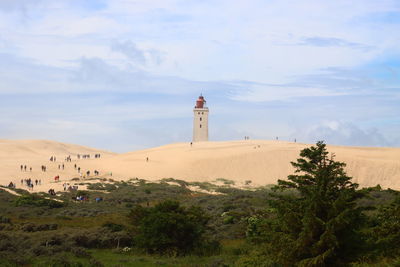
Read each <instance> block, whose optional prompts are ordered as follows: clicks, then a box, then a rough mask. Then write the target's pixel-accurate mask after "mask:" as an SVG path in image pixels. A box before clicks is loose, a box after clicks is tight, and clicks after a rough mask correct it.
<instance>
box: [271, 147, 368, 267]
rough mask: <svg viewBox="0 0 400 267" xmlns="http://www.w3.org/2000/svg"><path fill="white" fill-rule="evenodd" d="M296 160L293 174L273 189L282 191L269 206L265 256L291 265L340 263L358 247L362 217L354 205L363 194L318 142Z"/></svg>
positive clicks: (341, 163) (340, 165) (280, 181)
mask: <svg viewBox="0 0 400 267" xmlns="http://www.w3.org/2000/svg"><path fill="white" fill-rule="evenodd" d="M300 156H301V158H299V159H297V161H296V162H291V164H292V166H293V167H294V168H295V174H293V175H289V176H288V180H287V181H286V180H285V181H284V180H279V181H278V185H277V186H276V187H275V190H277V191H279V190H280V191H283V192H281V193H279V194H277V193H276V194H274V199H273V200H272V201H271V207H272V208H273V209H274V213H275V216H274V217H273V218H274V219H273V220H269V223H267V224H266V225H267V228H268V230H267V231H269V234H267V241H268V242H269V244H270V246H268V249H269V254H270V255H271V256H272V257H273V258H275V260H276V261H277V262H279V263H282V264H284V265H291V266H293V265H298V266H329V265H337V264H344V263H345V262H346V261H348V260H349V259H350V258H351V257H352V256H354V255H355V252H356V250H357V247H358V246H359V245H360V242H361V240H360V238H359V237H360V235H359V234H358V232H357V230H358V228H359V226H360V222H361V220H362V213H361V210H360V209H359V208H357V207H356V202H355V201H356V200H357V199H358V198H360V197H362V194H361V193H360V192H359V191H357V190H356V189H357V187H358V185H357V184H355V183H352V182H351V177H349V176H347V174H346V173H345V171H344V167H345V166H346V164H345V163H343V162H338V161H335V160H334V155H331V156H329V153H328V151H327V149H326V145H325V144H324V143H323V142H318V143H317V144H316V146H312V147H310V148H306V149H303V150H302V151H301V153H300Z"/></svg>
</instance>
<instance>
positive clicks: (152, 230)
mask: <svg viewBox="0 0 400 267" xmlns="http://www.w3.org/2000/svg"><path fill="white" fill-rule="evenodd" d="M129 217H130V218H131V220H132V224H133V225H134V227H135V228H134V233H135V236H134V240H135V243H136V245H137V246H139V247H141V248H143V249H145V250H146V251H147V252H149V253H159V254H169V255H185V254H187V253H189V252H193V251H194V250H195V249H197V248H199V247H202V246H206V245H208V244H207V241H206V240H204V233H205V231H206V225H207V222H208V220H209V218H208V217H207V216H206V215H205V213H204V211H203V210H202V209H201V208H198V207H189V208H184V207H182V206H181V205H180V204H179V202H177V201H172V200H167V201H163V202H160V203H158V204H157V205H155V206H154V207H150V208H143V207H142V206H136V207H135V208H134V209H133V210H132V211H131V213H130V214H129Z"/></svg>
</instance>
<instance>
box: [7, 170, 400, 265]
mask: <svg viewBox="0 0 400 267" xmlns="http://www.w3.org/2000/svg"><path fill="white" fill-rule="evenodd" d="M220 182H222V183H223V185H221V186H218V185H215V184H212V183H207V182H203V183H200V182H190V183H189V182H185V181H182V180H177V179H173V178H166V179H163V180H162V181H161V183H154V182H147V181H144V180H141V179H133V180H129V181H127V182H115V181H108V180H107V181H104V182H98V183H95V184H92V185H93V188H95V189H96V190H99V191H90V190H87V191H81V192H78V193H71V192H63V193H61V196H60V197H57V198H58V199H61V200H63V201H64V203H65V205H64V206H63V207H59V208H54V207H53V208H52V207H49V206H46V205H44V206H40V205H39V206H35V205H33V206H32V205H28V204H29V203H28V204H27V203H24V202H22V204H21V205H20V206H17V205H16V202H17V200H18V199H19V197H18V196H15V195H12V194H10V193H8V192H6V191H3V190H0V219H1V220H0V266H7V265H6V262H5V258H4V257H3V256H4V255H6V254H1V253H8V252H7V248H13V249H15V250H14V251H13V252H12V253H10V254H7V255H9V256H10V257H12V256H13V255H15V254H16V253H17V254H18V253H21V252H20V250H21V249H23V251H24V252H25V253H22V256H21V254H18V255H20V259H13V262H19V263H21V262H22V261H23V260H24V259H27V262H28V263H29V261H31V265H29V266H232V265H233V264H234V262H235V261H236V260H237V259H238V258H239V257H240V256H241V255H243V254H246V253H247V252H248V251H249V250H250V249H251V247H248V244H246V242H245V241H244V240H245V232H246V227H247V225H246V218H248V217H249V216H250V215H252V214H254V213H255V212H257V211H262V210H266V209H267V208H268V199H269V198H270V193H271V189H270V188H271V187H270V186H268V187H263V188H257V189H255V190H251V191H250V190H242V189H238V188H234V187H230V186H229V181H228V184H227V183H225V182H226V181H225V180H224V181H222V180H221V181H220ZM189 185H192V186H198V187H200V188H202V189H204V190H208V191H219V192H222V193H224V194H221V195H210V194H204V193H194V192H192V191H190V190H189V189H188V186H189ZM365 190H366V192H367V194H368V196H367V197H365V198H363V199H361V200H360V201H359V205H360V206H365V207H367V206H372V207H374V208H378V207H379V206H381V205H384V204H387V203H389V202H390V201H391V200H393V199H394V197H395V196H396V195H397V194H398V192H396V191H393V190H381V189H380V188H370V189H365ZM21 193H22V194H26V192H23V191H21ZM76 194H84V195H87V196H88V197H89V201H87V202H76V201H75V200H74V199H75V197H76ZM37 197H39V198H40V197H42V198H43V197H48V196H47V195H46V194H37ZM96 197H102V198H103V201H102V202H99V203H96V202H95V201H94V199H95V198H96ZM165 199H174V200H178V201H180V202H181V203H182V204H183V205H185V206H192V205H194V206H200V207H202V208H203V209H204V210H206V212H207V214H208V215H209V217H210V221H209V227H210V230H209V232H208V235H210V236H213V237H215V238H216V239H217V240H222V241H221V244H222V250H221V253H220V254H218V255H215V256H207V257H200V256H193V255H192V256H186V257H166V256H155V255H147V254H144V253H142V252H140V251H135V250H132V251H130V252H122V251H121V250H116V249H115V248H116V247H117V242H116V241H115V238H119V237H120V236H122V237H123V238H125V239H126V238H127V237H128V238H130V236H131V234H130V233H129V230H130V226H131V225H130V222H129V219H128V218H127V216H126V215H127V214H128V213H129V211H130V210H131V208H132V207H133V206H134V205H143V206H147V205H149V206H153V205H155V204H156V203H158V202H160V201H162V200H165ZM25 204H26V205H25ZM367 212H368V213H374V212H375V210H374V209H371V210H369V211H367ZM227 218H229V219H227ZM27 223H30V224H32V225H33V226H34V228H35V229H39V230H35V231H33V232H29V231H24V229H26V228H27V227H26V224H27ZM47 224H55V225H57V229H56V230H51V229H47V230H46V231H44V230H40V229H45V227H41V226H45V225H47ZM24 225H25V226H24ZM107 225H108V226H107ZM119 226H121V229H123V230H122V231H120V230H121V229H118V227H119ZM24 227H25V228H24ZM107 227H109V228H107ZM110 227H111V228H113V229H114V230H115V231H116V232H113V231H112V229H111V228H110ZM52 229H53V228H52ZM4 234H6V235H9V236H11V237H13V238H12V239H15V242H14V241H13V240H12V239H11V240H10V241H4V240H1V238H2V237H1V235H4ZM60 237H62V238H64V239H65V240H68V242H69V243H68V242H66V243H65V244H60V245H57V246H54V247H45V246H44V245H43V244H45V243H46V242H47V240H58V238H60ZM77 238H81V239H82V238H89V239H90V240H89V241H90V242H89V241H87V243H88V244H93V242H94V243H95V244H96V242H99V244H106V245H105V246H108V247H109V248H107V249H98V248H97V246H96V249H94V248H93V246H92V245H88V246H87V247H86V248H83V247H79V246H78V247H77V248H76V251H75V252H71V251H69V249H71V244H73V243H71V242H75V241H73V240H76V239H77ZM3 239H4V238H3ZM91 240H92V241H91ZM83 241H85V240H83ZM83 241H82V240H81V241H80V242H83ZM7 242H9V243H7ZM10 242H11V243H10ZM13 242H14V243H13ZM124 242H126V240H125V241H124ZM128 243H129V242H128ZM24 246H26V247H24ZM121 247H122V245H121ZM2 248H3V251H2ZM81 250H82V251H83V252H82V251H81ZM35 251H44V252H43V253H44V255H42V254H40V253H39V254H38V255H36V254H35V253H37V252H35ZM46 251H47V252H46ZM79 251H81V252H82V253H81V254H82V255H85V253H86V252H87V253H88V254H90V256H89V257H88V256H86V257H85V256H82V255H81V254H80V253H79ZM46 253H49V254H46ZM33 255H35V256H33ZM25 256H26V257H25ZM20 261H21V262H20ZM67 262H69V263H70V265H67V264H65V263H67ZM379 262H380V263H381V264H382V265H378V264H376V265H374V263H373V262H371V263H368V264H371V265H370V266H396V265H399V262H400V261H399V260H398V259H382V260H380V261H379ZM28 263H27V264H28ZM23 264H24V262H22V263H21V264H19V265H20V266H21V265H23ZM74 264H75V265H74ZM79 264H80V265H79ZM366 264H367V263H364V262H362V263H357V264H355V265H353V266H369V265H366ZM8 266H12V265H8ZM14 266H15V265H14Z"/></svg>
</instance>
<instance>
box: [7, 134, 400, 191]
mask: <svg viewBox="0 0 400 267" xmlns="http://www.w3.org/2000/svg"><path fill="white" fill-rule="evenodd" d="M307 146H309V145H306V144H299V143H290V142H282V141H261V140H247V141H228V142H204V143H194V144H193V146H190V144H189V143H178V144H171V145H165V146H161V147H156V148H152V149H147V150H141V151H135V152H130V153H125V154H113V153H109V152H104V151H99V150H95V149H90V148H85V147H81V146H75V145H67V144H61V143H56V142H48V141H0V160H1V162H2V164H1V165H0V184H3V185H4V184H8V183H9V181H10V179H11V180H14V181H19V179H21V178H25V177H27V176H29V175H31V174H30V173H24V172H21V171H20V169H19V166H20V164H27V165H32V166H34V172H32V175H31V176H32V178H36V177H40V178H41V179H42V184H43V185H42V186H40V187H38V188H37V189H38V190H44V189H47V188H49V187H53V188H56V189H60V188H61V184H62V183H57V184H55V183H54V182H53V181H52V178H53V177H54V176H55V175H60V177H61V180H64V179H70V178H73V177H79V175H78V174H77V172H76V170H75V169H74V167H73V165H74V164H77V165H78V166H81V168H82V170H83V171H85V172H86V171H87V170H90V171H91V172H93V170H95V169H96V170H98V171H100V176H101V177H107V178H110V177H111V173H112V178H113V179H123V180H126V179H130V178H134V177H139V178H143V179H149V180H157V179H161V178H167V177H173V178H176V179H184V180H188V181H213V180H215V179H216V178H226V179H231V180H234V181H235V182H236V184H237V185H240V184H243V183H244V181H245V180H251V181H252V184H253V185H266V184H274V183H276V180H277V179H284V178H285V177H286V176H287V175H288V174H291V173H292V172H293V168H292V166H291V165H290V161H293V160H295V159H296V158H298V155H299V151H300V150H301V149H303V148H304V147H307ZM328 150H329V151H330V152H334V153H335V154H336V156H337V159H338V160H340V161H345V162H346V163H347V165H348V166H347V168H346V170H347V172H348V173H349V174H350V175H351V176H353V177H354V180H355V181H356V182H358V183H359V184H360V185H361V186H375V185H376V184H378V183H379V184H381V186H383V187H390V188H393V189H400V148H365V147H341V146H328ZM76 153H81V154H83V153H90V154H94V153H101V154H102V158H100V159H90V160H79V161H78V160H76V157H75V155H76ZM51 155H56V156H57V157H58V158H59V159H58V160H62V159H63V158H64V157H65V156H66V155H72V156H73V161H72V162H71V163H64V164H65V165H66V168H65V170H58V164H60V163H61V164H62V163H63V162H59V163H51V164H50V162H49V161H48V158H49V157H50V156H51ZM147 157H148V158H149V161H148V162H147V161H146V158H147ZM3 163H6V164H3ZM42 164H46V165H48V166H50V171H49V172H48V173H46V174H43V173H41V172H39V170H40V169H38V168H40V165H42ZM50 182H51V183H50ZM17 185H19V183H18V182H17Z"/></svg>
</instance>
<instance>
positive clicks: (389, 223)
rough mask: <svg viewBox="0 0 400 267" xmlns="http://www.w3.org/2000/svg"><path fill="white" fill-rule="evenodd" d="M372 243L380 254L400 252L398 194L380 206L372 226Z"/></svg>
mask: <svg viewBox="0 0 400 267" xmlns="http://www.w3.org/2000/svg"><path fill="white" fill-rule="evenodd" d="M371 238H372V243H373V244H374V248H375V249H376V250H377V252H378V253H379V254H380V255H381V256H385V257H393V256H398V255H399V254H400V196H399V195H397V197H396V198H395V199H394V200H393V201H392V202H391V203H390V204H388V205H385V206H383V207H381V208H380V209H379V211H378V215H377V217H376V226H375V227H373V228H372V235H371Z"/></svg>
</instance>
